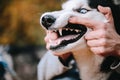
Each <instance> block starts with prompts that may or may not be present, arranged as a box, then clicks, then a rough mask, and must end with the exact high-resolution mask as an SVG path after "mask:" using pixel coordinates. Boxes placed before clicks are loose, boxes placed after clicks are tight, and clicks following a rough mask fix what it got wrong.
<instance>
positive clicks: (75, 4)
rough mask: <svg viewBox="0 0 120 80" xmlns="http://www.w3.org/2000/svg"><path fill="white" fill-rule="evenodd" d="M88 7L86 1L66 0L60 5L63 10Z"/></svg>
mask: <svg viewBox="0 0 120 80" xmlns="http://www.w3.org/2000/svg"><path fill="white" fill-rule="evenodd" d="M84 6H88V0H68V1H67V2H66V3H64V4H63V5H62V9H64V10H72V9H77V8H80V7H84Z"/></svg>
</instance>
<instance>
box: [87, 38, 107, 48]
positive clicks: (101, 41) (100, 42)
mask: <svg viewBox="0 0 120 80" xmlns="http://www.w3.org/2000/svg"><path fill="white" fill-rule="evenodd" d="M87 45H88V46H89V47H100V46H104V47H105V46H107V41H106V39H104V38H101V39H96V40H89V41H87Z"/></svg>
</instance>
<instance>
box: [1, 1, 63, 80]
mask: <svg viewBox="0 0 120 80" xmlns="http://www.w3.org/2000/svg"><path fill="white" fill-rule="evenodd" d="M62 2H63V0H50V1H49V0H0V46H1V47H0V49H1V52H0V54H2V55H3V56H2V57H4V55H8V56H7V57H6V56H5V59H6V58H7V59H8V58H9V60H6V62H7V63H8V64H9V65H12V68H13V69H14V70H15V72H16V73H17V76H19V78H20V79H21V80H37V73H36V70H37V64H38V62H39V60H40V59H41V57H42V56H43V54H44V53H45V43H44V36H45V33H44V30H43V29H42V28H41V26H40V23H39V19H40V16H41V14H42V13H44V12H46V11H53V10H59V9H60V8H61V6H60V4H61V3H62ZM56 4H57V5H56ZM6 47H7V49H6ZM10 61H11V62H10ZM12 75H13V76H12V77H14V74H12ZM0 80H1V79H0ZM8 80H14V79H10V77H9V78H8Z"/></svg>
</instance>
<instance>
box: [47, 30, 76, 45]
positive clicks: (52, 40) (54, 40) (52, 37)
mask: <svg viewBox="0 0 120 80" xmlns="http://www.w3.org/2000/svg"><path fill="white" fill-rule="evenodd" d="M74 37H76V36H75V35H70V36H65V37H60V38H58V35H57V34H56V33H55V32H52V31H47V35H46V37H45V42H46V43H48V44H50V45H54V46H56V45H59V44H60V43H61V42H62V41H63V40H70V39H73V38H74Z"/></svg>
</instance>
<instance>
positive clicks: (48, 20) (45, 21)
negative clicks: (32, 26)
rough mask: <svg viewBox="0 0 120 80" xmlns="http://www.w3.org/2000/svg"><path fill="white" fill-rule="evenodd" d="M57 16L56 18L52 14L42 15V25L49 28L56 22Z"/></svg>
mask: <svg viewBox="0 0 120 80" xmlns="http://www.w3.org/2000/svg"><path fill="white" fill-rule="evenodd" d="M55 20H56V18H54V17H53V16H51V15H45V16H43V17H42V25H43V26H44V27H45V28H46V29H48V28H49V27H50V26H51V25H52V24H53V23H54V22H55Z"/></svg>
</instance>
